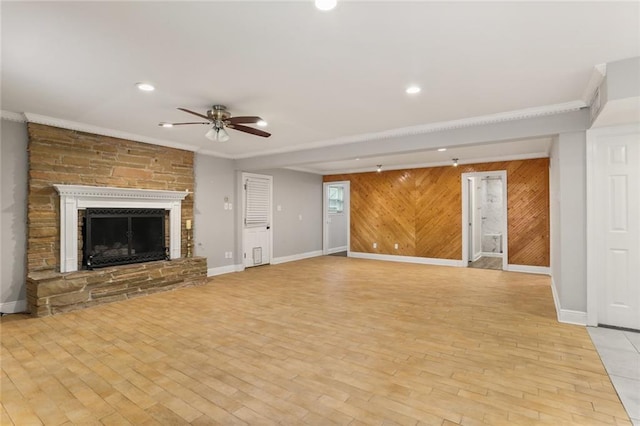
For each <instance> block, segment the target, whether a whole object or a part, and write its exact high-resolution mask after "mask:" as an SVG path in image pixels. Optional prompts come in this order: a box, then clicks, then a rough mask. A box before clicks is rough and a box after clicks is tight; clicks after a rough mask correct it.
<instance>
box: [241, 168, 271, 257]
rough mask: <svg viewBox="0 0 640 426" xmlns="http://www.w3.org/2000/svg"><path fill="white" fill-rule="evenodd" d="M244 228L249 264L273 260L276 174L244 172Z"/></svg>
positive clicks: (243, 233)
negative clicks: (273, 176)
mask: <svg viewBox="0 0 640 426" xmlns="http://www.w3.org/2000/svg"><path fill="white" fill-rule="evenodd" d="M242 181H243V197H242V198H243V203H244V205H243V230H242V247H243V252H244V253H243V257H244V259H243V260H244V266H245V268H250V267H252V266H259V265H266V264H269V263H271V247H272V240H271V218H272V214H271V211H272V210H271V205H272V193H273V178H272V177H271V176H265V175H256V174H250V173H243V174H242Z"/></svg>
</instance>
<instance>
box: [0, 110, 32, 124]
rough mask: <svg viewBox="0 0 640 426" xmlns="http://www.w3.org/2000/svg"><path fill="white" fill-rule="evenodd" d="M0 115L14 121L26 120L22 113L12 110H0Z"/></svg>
mask: <svg viewBox="0 0 640 426" xmlns="http://www.w3.org/2000/svg"><path fill="white" fill-rule="evenodd" d="M0 117H1V118H2V119H3V120H9V121H16V122H18V123H24V122H26V121H27V119H26V118H25V116H24V114H20V113H18V112H13V111H5V110H0Z"/></svg>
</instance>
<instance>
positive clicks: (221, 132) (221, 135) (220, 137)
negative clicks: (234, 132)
mask: <svg viewBox="0 0 640 426" xmlns="http://www.w3.org/2000/svg"><path fill="white" fill-rule="evenodd" d="M204 136H205V137H206V138H207V139H209V140H212V141H214V142H226V141H228V140H229V139H230V138H229V133H227V131H226V130H225V129H224V128H223V127H216V126H213V127H212V128H211V129H209V131H208V132H207V133H206V134H205V135H204Z"/></svg>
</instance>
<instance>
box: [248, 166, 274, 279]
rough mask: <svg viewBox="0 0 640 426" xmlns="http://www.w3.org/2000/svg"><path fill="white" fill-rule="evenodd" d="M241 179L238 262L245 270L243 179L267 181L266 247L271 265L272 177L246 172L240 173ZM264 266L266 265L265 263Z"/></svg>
mask: <svg viewBox="0 0 640 426" xmlns="http://www.w3.org/2000/svg"><path fill="white" fill-rule="evenodd" d="M240 176H241V178H240V188H241V194H242V196H241V198H242V209H241V213H240V256H241V258H240V260H241V261H242V269H246V267H247V266H246V261H247V260H246V258H245V250H244V248H245V246H246V244H245V232H244V230H245V225H244V220H245V216H246V210H245V207H246V204H247V190H246V188H245V179H246V178H249V177H253V178H257V179H266V180H268V181H269V224H268V225H267V226H268V227H269V229H268V231H269V232H268V233H267V236H268V240H269V242H268V246H269V264H271V261H272V260H273V257H274V256H273V176H269V175H261V174H257V173H247V172H242V173H241V175H240ZM265 265H266V263H265Z"/></svg>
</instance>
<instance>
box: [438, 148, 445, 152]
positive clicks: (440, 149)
mask: <svg viewBox="0 0 640 426" xmlns="http://www.w3.org/2000/svg"><path fill="white" fill-rule="evenodd" d="M446 150H447V148H438V152H445V151H446Z"/></svg>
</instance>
